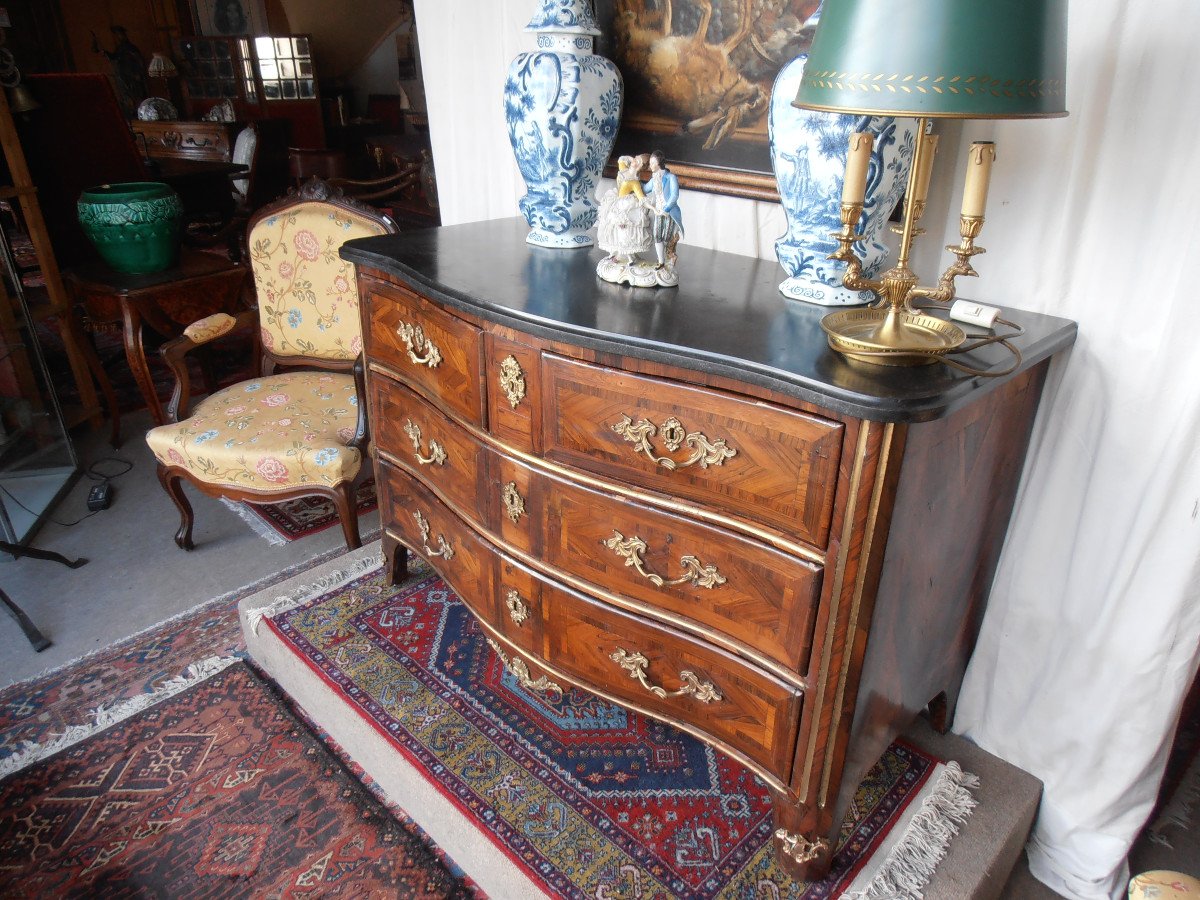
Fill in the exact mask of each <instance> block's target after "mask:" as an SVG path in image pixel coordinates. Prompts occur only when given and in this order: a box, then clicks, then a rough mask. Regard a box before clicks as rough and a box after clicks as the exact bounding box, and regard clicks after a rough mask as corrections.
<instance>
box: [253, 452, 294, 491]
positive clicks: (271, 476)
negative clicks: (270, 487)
mask: <svg viewBox="0 0 1200 900" xmlns="http://www.w3.org/2000/svg"><path fill="white" fill-rule="evenodd" d="M254 471H256V472H257V473H258V475H259V477H260V478H262V480H263V481H270V482H272V483H274V484H287V480H288V470H287V466H285V465H284V464H283V463H281V462H280V461H279V460H277V459H276V458H275V457H273V456H264V457H263V458H262V459H260V460H259V461H258V464H257V465H256V466H255V467H254Z"/></svg>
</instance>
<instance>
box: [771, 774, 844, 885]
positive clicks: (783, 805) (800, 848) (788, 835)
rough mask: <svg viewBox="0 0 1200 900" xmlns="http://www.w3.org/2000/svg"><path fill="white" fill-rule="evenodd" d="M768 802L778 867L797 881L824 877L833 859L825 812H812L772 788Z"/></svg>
mask: <svg viewBox="0 0 1200 900" xmlns="http://www.w3.org/2000/svg"><path fill="white" fill-rule="evenodd" d="M771 803H772V807H773V810H774V813H775V833H774V835H773V837H772V841H771V843H772V846H774V848H775V858H776V860H778V862H779V866H780V868H781V869H783V870H784V871H785V872H787V873H788V875H790V876H791V877H792V878H795V879H797V880H799V881H819V880H820V879H822V878H824V877H825V876H826V875H828V874H829V866H830V864H831V863H832V862H833V853H832V849H831V848H832V843H831V841H830V838H829V837H828V835H829V832H830V830H831V829H830V823H829V822H828V821H827V820H828V819H829V815H828V814H825V815H821V814H820V813H816V814H814V813H813V812H810V811H809V809H808V807H807V806H805V805H804V804H798V803H797V802H796V801H795V800H794V799H793V798H790V797H788V796H786V795H784V794H781V793H778V792H776V791H772V792H771Z"/></svg>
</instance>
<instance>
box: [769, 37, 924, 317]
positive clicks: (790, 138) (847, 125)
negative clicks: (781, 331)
mask: <svg viewBox="0 0 1200 900" xmlns="http://www.w3.org/2000/svg"><path fill="white" fill-rule="evenodd" d="M807 60H808V57H807V56H798V57H797V58H796V59H794V60H792V61H791V62H790V63H788V64H787V65H786V66H784V67H783V69H782V70H780V72H779V75H778V77H777V78H776V79H775V87H774V89H773V92H772V94H771V107H770V110H769V112H768V119H767V130H768V134H769V136H770V141H771V165H772V167H773V168H774V169H775V181H776V182H777V184H778V185H779V199H780V202H781V203H782V204H783V211H784V213H785V214H786V215H787V225H788V228H787V233H786V234H785V235H784V236H783V237H781V238H780V239H779V240H778V241H776V242H775V255H776V256H777V257H778V258H779V264H780V265H781V266H783V269H784V271H785V272H787V274H788V278H787V280H786V281H784V282H783V283H782V284H781V285H779V291H780V293H782V294H783V295H784V296H785V297H790V298H791V299H793V300H805V301H807V302H809V303H817V304H820V305H822V306H853V305H855V304H859V303H869V302H871V301H872V300H874V299H875V295H874V294H872V293H871V292H870V291H852V290H850V289H849V288H846V287H843V286H842V275H843V274H844V273H845V271H846V266H845V264H844V263H840V262H836V261H834V260H830V259H827V258H826V257H828V256H829V254H830V253H832V252H833V251H834V250H836V249H837V242H836V241H835V240H834V239H833V238H832V237H830V235H831V234H833V232H835V231H839V230H841V227H842V220H841V205H842V184H843V182H844V181H845V177H846V155H847V152H848V148H849V144H850V135H851V134H853V133H854V132H856V131H869V132H871V134H873V135H874V136H875V149H874V151H873V152H872V154H871V164H870V167H869V168H868V170H867V195H866V200H865V202H864V203H863V215H862V219H861V221H860V225H859V230H860V232H861V233H862V234H863V240H862V241H861V242H859V243H856V244H855V245H854V248H855V252H857V253H858V254H859V258H860V259H862V260H863V272H864V273H865V274H866V275H867V277H869V278H874V277H875V276H876V275H878V274H879V273H880V272H881V271H882V270H883V267H884V264H885V263H886V262H887V258H888V253H889V250H888V247H887V245H886V244H884V243H883V241H882V237H883V233H884V229H885V226H886V225H887V220H888V217H889V216H890V215H891V213H892V210H893V209H895V207H896V204H897V203H898V202H899V200H900V195H901V194H903V193H904V187H905V184H906V182H907V181H908V170H909V166H910V164H911V163H912V157H913V150H914V148H915V147H916V135H917V123H916V121H915V120H914V119H907V118H902V119H894V118H892V117H890V116H856V115H844V114H839V113H825V112H816V111H814V110H806V109H797V108H796V107H794V106H792V100H793V99H795V97H796V92H797V91H798V90H799V89H800V79H801V76H802V75H803V74H804V64H805V62H806V61H807Z"/></svg>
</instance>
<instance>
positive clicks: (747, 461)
mask: <svg viewBox="0 0 1200 900" xmlns="http://www.w3.org/2000/svg"><path fill="white" fill-rule="evenodd" d="M542 378H543V382H544V384H543V386H542V392H543V402H544V404H545V410H544V413H543V421H544V422H545V448H544V451H543V452H544V455H545V457H546V458H547V459H554V460H558V461H560V462H563V463H566V464H569V465H575V466H578V467H580V468H583V469H588V470H591V471H593V472H597V473H600V474H602V475H607V476H609V477H611V478H615V479H618V480H623V481H628V482H632V483H635V484H640V485H644V486H646V487H648V488H652V489H654V490H657V491H661V492H663V493H665V494H668V495H670V496H673V497H680V498H685V499H688V500H692V501H695V502H697V503H700V504H702V505H707V506H712V505H717V506H720V507H721V508H723V509H724V510H726V511H728V512H730V513H733V514H735V515H738V516H744V517H746V518H748V519H751V520H755V521H759V522H762V523H764V524H768V525H774V526H777V527H780V528H782V529H783V530H785V531H786V532H788V533H789V534H794V535H796V536H797V537H799V538H800V539H801V540H805V541H808V542H810V543H812V544H815V545H816V546H818V547H824V546H825V544H826V542H827V541H828V537H829V520H830V514H831V512H832V509H833V496H834V489H835V487H836V483H837V472H838V459H839V456H840V454H841V444H842V432H843V427H842V425H841V424H840V423H838V422H833V421H829V420H827V419H821V418H818V417H816V416H811V415H806V414H804V413H799V412H795V411H793V410H789V409H785V408H783V407H780V406H773V405H770V404H767V403H756V402H753V401H750V400H746V399H743V398H740V397H735V396H732V395H729V394H723V393H719V392H717V391H711V390H707V389H703V388H696V387H690V386H688V385H683V384H679V383H676V382H672V381H666V380H663V379H659V378H650V377H646V376H642V375H630V374H627V373H624V372H619V371H616V370H613V369H606V368H601V367H599V366H593V365H589V364H587V363H581V362H576V361H574V360H569V359H565V358H563V357H559V356H554V355H551V354H543V356H542ZM622 431H623V432H624V435H623V434H622V433H621V432H622Z"/></svg>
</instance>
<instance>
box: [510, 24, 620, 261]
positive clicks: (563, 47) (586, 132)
mask: <svg viewBox="0 0 1200 900" xmlns="http://www.w3.org/2000/svg"><path fill="white" fill-rule="evenodd" d="M525 30H526V31H530V32H533V33H534V34H536V35H537V49H536V50H533V51H530V52H528V53H522V54H521V55H520V56H518V57H517V58H516V59H515V60H513V62H512V65H511V66H509V69H508V77H507V79H506V80H505V82H504V118H505V121H506V122H507V124H508V139H509V141H510V142H511V143H512V148H513V153H514V154H515V155H516V158H517V166H518V168H519V169H520V170H521V177H522V178H523V179H524V180H525V186H526V189H527V192H526V194H525V196H523V197H522V198H521V200H520V209H521V214H522V215H524V216H525V221H526V222H528V223H529V227H530V229H531V230H530V232H529V235H528V236H527V237H526V241H528V242H529V243H530V244H535V245H538V246H541V247H554V248H572V247H588V246H591V245H592V243H593V240H592V236H591V235H590V234H588V229H589V228H591V227H592V226H593V225H595V224H596V214H597V211H598V208H599V207H598V204H597V202H596V197H595V194H596V185H597V183H598V182H599V181H600V174H601V172H602V170H603V169H604V164H605V162H606V161H607V160H608V157H609V154H610V153H611V152H612V147H613V142H614V141H615V140H616V137H617V126H618V125H619V123H620V121H621V90H622V88H621V73H620V72H618V71H617V67H616V66H615V65H613V63H612V62H611V61H609V60H607V59H605V58H604V57H603V56H597V55H596V54H595V53H593V52H592V46H593V40H594V38H595V36H596V35H598V34H599V33H600V29H599V28H597V27H596V20H595V17H594V15H593V14H592V3H591V0H539V3H538V8H537V11H536V12H535V13H534V15H533V18H532V19H531V20H530V22H529V25H527V26H526V28H525Z"/></svg>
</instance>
